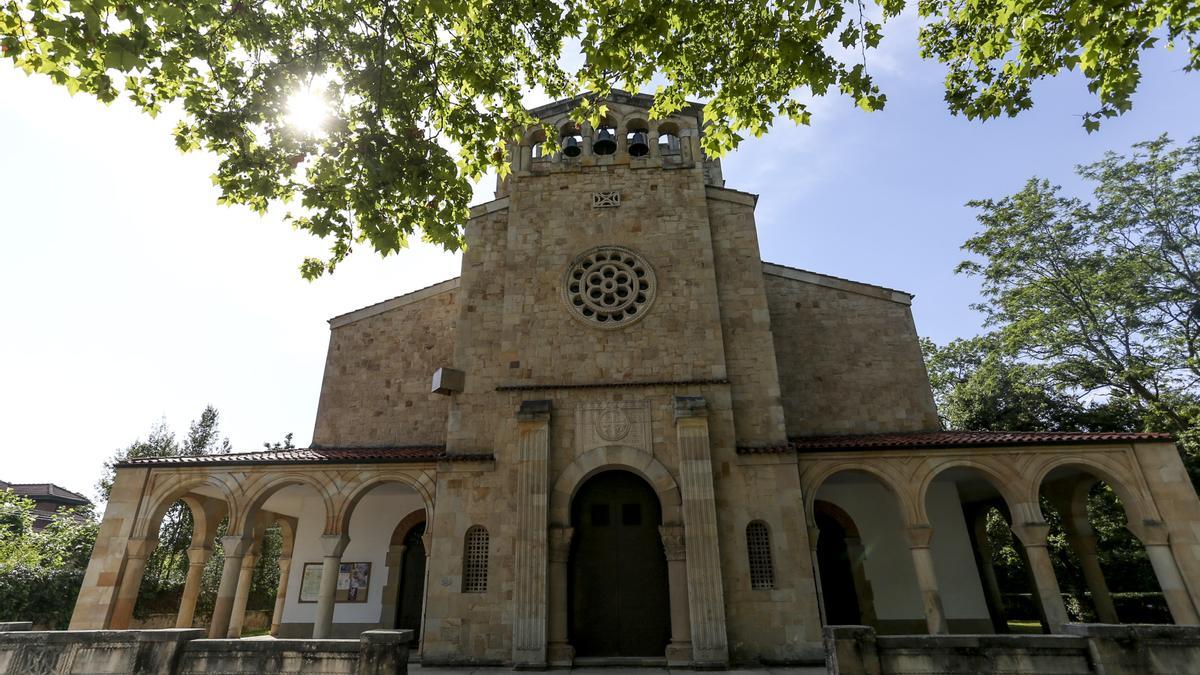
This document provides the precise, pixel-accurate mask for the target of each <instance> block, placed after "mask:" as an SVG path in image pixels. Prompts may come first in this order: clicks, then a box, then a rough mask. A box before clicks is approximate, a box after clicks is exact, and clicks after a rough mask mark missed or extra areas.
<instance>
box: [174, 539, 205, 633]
mask: <svg viewBox="0 0 1200 675" xmlns="http://www.w3.org/2000/svg"><path fill="white" fill-rule="evenodd" d="M187 556H188V571H187V580H186V581H185V582H184V583H183V597H182V598H180V600H179V614H178V615H176V617H175V627H176V628H191V627H192V622H193V620H194V619H195V618H196V600H197V599H198V598H199V597H200V582H201V581H202V580H203V578H204V565H206V564H207V563H208V559H209V558H211V557H212V547H210V546H192V547H191V548H189V549H188V550H187Z"/></svg>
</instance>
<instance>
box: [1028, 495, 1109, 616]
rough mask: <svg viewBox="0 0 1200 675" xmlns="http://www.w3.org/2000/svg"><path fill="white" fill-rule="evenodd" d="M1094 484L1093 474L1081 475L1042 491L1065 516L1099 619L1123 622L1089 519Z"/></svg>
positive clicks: (1064, 528)
mask: <svg viewBox="0 0 1200 675" xmlns="http://www.w3.org/2000/svg"><path fill="white" fill-rule="evenodd" d="M1095 484H1096V481H1095V479H1094V478H1091V477H1085V478H1079V479H1075V480H1073V481H1071V482H1069V483H1058V484H1051V485H1047V486H1046V487H1044V488H1042V494H1043V495H1044V496H1045V497H1046V498H1047V499H1048V500H1049V501H1050V503H1051V504H1053V505H1054V509H1055V510H1056V511H1058V513H1059V515H1060V516H1061V517H1062V524H1063V531H1064V532H1065V533H1066V535H1067V543H1068V544H1069V545H1070V546H1071V550H1072V551H1074V552H1075V557H1077V558H1079V567H1080V569H1081V570H1082V571H1083V580H1084V583H1085V584H1087V589H1088V592H1089V593H1090V594H1091V596H1092V605H1093V606H1094V607H1095V608H1096V619H1097V620H1099V621H1100V623H1120V620H1119V619H1118V618H1117V608H1116V606H1114V605H1113V601H1112V594H1110V593H1109V591H1108V582H1106V581H1105V579H1104V570H1103V569H1101V567H1100V557H1099V552H1098V551H1097V549H1096V533H1095V532H1094V531H1093V530H1092V524H1091V523H1090V522H1088V505H1087V502H1088V494H1089V493H1090V491H1091V488H1092V486H1093V485H1095Z"/></svg>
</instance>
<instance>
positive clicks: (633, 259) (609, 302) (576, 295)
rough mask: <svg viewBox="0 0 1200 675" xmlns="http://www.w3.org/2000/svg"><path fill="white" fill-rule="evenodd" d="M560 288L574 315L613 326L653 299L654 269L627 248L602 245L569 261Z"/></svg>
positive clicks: (636, 315) (632, 318)
mask: <svg viewBox="0 0 1200 675" xmlns="http://www.w3.org/2000/svg"><path fill="white" fill-rule="evenodd" d="M563 291H564V296H565V298H566V301H567V304H568V305H569V306H570V307H571V309H572V310H573V311H574V312H575V315H576V316H577V317H579V318H581V319H583V320H585V321H587V322H589V323H594V324H597V325H599V326H602V327H608V328H616V327H619V326H624V325H626V324H629V323H633V322H634V321H636V320H637V319H639V318H641V316H642V314H644V313H645V312H646V309H647V308H648V307H649V306H650V303H651V302H652V301H653V300H654V271H653V270H651V269H650V265H648V264H646V261H645V260H643V259H642V257H641V256H639V255H638V254H636V253H634V252H633V251H630V250H629V249H626V248H620V247H618V246H602V247H600V248H594V249H592V250H590V251H588V252H586V253H584V254H583V255H581V256H579V257H578V258H576V259H575V262H573V263H571V266H570V267H568V268H567V274H566V278H565V279H564V281H563Z"/></svg>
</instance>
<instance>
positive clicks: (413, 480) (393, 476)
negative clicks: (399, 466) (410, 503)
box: [330, 471, 434, 533]
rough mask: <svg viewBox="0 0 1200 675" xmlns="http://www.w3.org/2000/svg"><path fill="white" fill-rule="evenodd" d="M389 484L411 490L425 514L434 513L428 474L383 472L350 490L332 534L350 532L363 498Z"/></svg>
mask: <svg viewBox="0 0 1200 675" xmlns="http://www.w3.org/2000/svg"><path fill="white" fill-rule="evenodd" d="M388 483H398V484H400V485H404V486H405V487H408V488H411V489H412V490H413V492H415V493H417V496H418V497H420V498H421V503H423V504H424V505H425V509H424V513H427V514H432V513H433V488H434V485H433V480H432V479H431V478H430V477H429V475H428V474H426V473H425V472H424V471H421V472H418V473H417V474H416V475H414V474H413V473H411V472H407V471H396V472H383V473H380V474H377V475H374V476H371V477H370V478H368V479H366V480H363V481H362V482H360V483H358V484H356V485H353V486H351V487H350V488H349V495H350V496H349V497H347V498H346V499H344V500H341V502H340V503H339V504H338V505H337V508H336V509H335V511H334V514H335V515H334V519H333V524H334V526H335V527H336V528H337V529H335V530H332V531H331V532H330V533H336V532H348V528H349V527H350V517H351V516H352V515H354V509H355V508H356V507H357V506H358V503H359V502H360V501H362V498H363V497H365V496H366V494H367V493H368V492H370V491H371V490H374V489H375V488H377V487H379V486H381V485H386V484H388Z"/></svg>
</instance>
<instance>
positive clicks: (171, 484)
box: [132, 474, 237, 539]
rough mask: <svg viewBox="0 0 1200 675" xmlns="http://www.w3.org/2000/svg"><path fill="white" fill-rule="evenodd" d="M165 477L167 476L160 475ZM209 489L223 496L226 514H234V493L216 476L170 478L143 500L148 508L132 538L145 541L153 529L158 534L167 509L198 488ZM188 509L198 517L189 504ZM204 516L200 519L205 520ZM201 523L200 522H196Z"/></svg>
mask: <svg viewBox="0 0 1200 675" xmlns="http://www.w3.org/2000/svg"><path fill="white" fill-rule="evenodd" d="M160 475H165V474H160ZM201 487H209V488H216V489H217V490H218V491H219V492H220V493H221V496H220V497H219V499H220V500H221V501H223V502H225V507H226V512H227V513H229V514H232V513H233V512H234V511H235V510H236V507H237V501H236V499H235V498H234V493H233V492H232V491H231V490H230V489H229V486H227V485H226V484H225V483H224V482H223V481H221V480H218V479H217V477H216V476H212V475H200V476H180V477H175V476H169V477H168V478H167V480H166V481H165V482H164V483H163V484H161V485H156V486H155V487H154V489H153V492H151V493H150V495H148V496H147V497H144V498H143V502H142V503H143V505H146V506H147V508H145V509H144V510H142V512H141V515H139V517H138V520H137V523H136V524H135V526H134V528H133V532H132V537H133V538H135V539H145V538H146V537H149V536H150V535H151V528H154V532H155V533H156V532H157V528H158V526H159V524H161V523H162V519H163V517H164V516H165V515H166V514H167V509H169V508H171V505H172V504H174V503H175V502H177V501H179V500H181V499H183V498H184V497H185V496H187V494H188V493H190V492H192V491H194V490H195V489H196V488H201ZM188 509H189V510H193V513H192V515H193V517H195V516H196V513H195V510H194V509H192V505H191V504H188ZM203 517H204V516H203V514H201V515H200V518H201V519H203ZM196 522H199V521H196Z"/></svg>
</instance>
